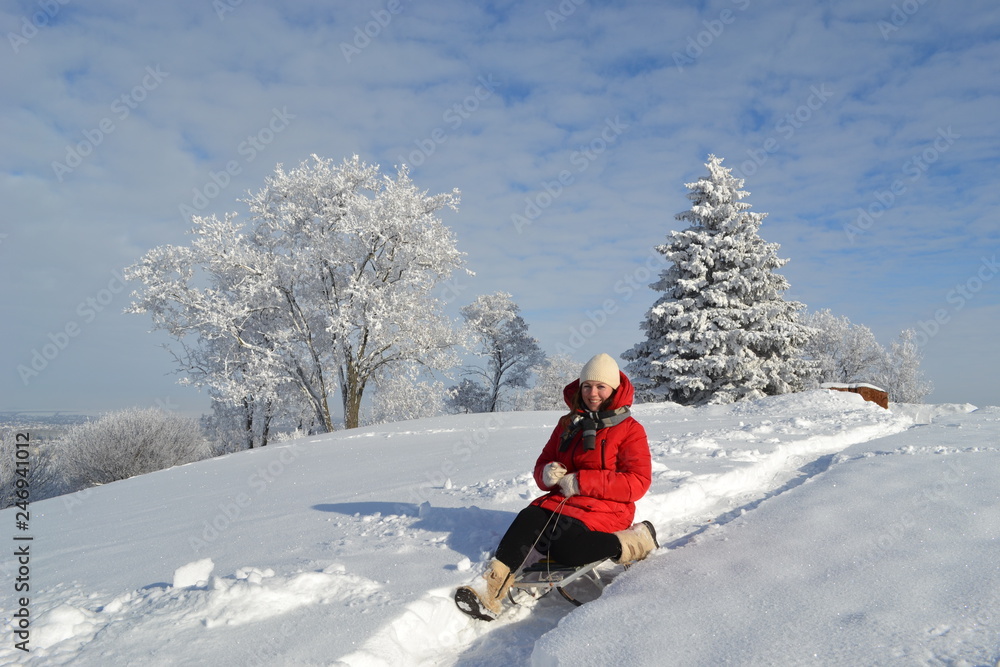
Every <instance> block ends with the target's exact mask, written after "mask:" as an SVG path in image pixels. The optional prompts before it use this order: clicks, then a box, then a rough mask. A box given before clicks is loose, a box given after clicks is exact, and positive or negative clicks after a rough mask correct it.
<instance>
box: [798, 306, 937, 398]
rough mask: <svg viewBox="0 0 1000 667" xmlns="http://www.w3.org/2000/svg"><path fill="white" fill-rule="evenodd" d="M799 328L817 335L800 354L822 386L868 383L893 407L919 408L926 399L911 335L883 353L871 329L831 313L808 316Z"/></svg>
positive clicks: (927, 388)
mask: <svg viewBox="0 0 1000 667" xmlns="http://www.w3.org/2000/svg"><path fill="white" fill-rule="evenodd" d="M803 322H804V323H805V324H806V325H807V326H809V327H811V328H813V329H815V330H816V334H815V335H814V336H813V337H812V338H811V339H810V340H809V341H808V342H807V343H806V345H805V346H804V347H803V353H804V355H805V358H806V359H808V360H810V361H811V362H812V363H813V364H814V365H815V367H816V369H817V380H819V381H820V382H845V383H854V382H866V383H871V384H874V385H877V386H878V387H881V388H882V389H885V391H887V392H888V394H889V400H890V401H893V402H894V403H921V402H923V399H924V397H925V396H927V394H929V393H930V391H931V388H932V385H931V383H930V382H928V381H926V380H925V379H924V377H923V373H922V372H921V370H920V363H921V361H923V355H922V354H921V353H920V349H919V348H918V347H917V344H916V341H915V340H914V339H915V337H916V332H915V331H913V330H912V329H907V330H906V331H903V332H901V333H900V334H899V338H898V339H897V340H895V341H893V342H892V343H891V344H890V347H889V349H888V350H887V349H886V348H885V347H883V346H882V345H881V344H879V342H878V341H877V340H876V339H875V334H873V333H872V331H871V329H869V328H868V327H866V326H864V325H861V324H852V323H851V321H850V320H849V319H847V318H846V317H836V316H835V315H833V314H831V313H830V311H829V310H820V311H817V312H815V313H810V314H809V315H807V316H806V317H804V318H803Z"/></svg>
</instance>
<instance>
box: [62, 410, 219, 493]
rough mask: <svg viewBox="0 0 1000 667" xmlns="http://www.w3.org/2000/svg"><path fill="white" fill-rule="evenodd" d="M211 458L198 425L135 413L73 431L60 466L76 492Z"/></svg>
mask: <svg viewBox="0 0 1000 667" xmlns="http://www.w3.org/2000/svg"><path fill="white" fill-rule="evenodd" d="M208 456H209V446H208V443H207V441H206V440H205V438H204V436H203V435H202V433H201V429H200V427H199V425H198V422H197V420H195V419H191V418H187V417H183V416H181V415H178V414H174V413H169V412H165V411H163V410H158V409H156V408H146V409H140V408H130V409H128V410H122V411H120V412H113V413H110V414H107V415H105V416H104V417H101V418H100V419H98V420H96V421H92V422H87V423H85V424H79V425H77V426H74V427H73V428H71V429H70V430H69V431H68V432H67V433H66V435H65V436H64V437H63V438H62V439H61V444H60V445H59V464H60V467H61V468H62V469H63V471H64V474H65V475H66V476H67V478H68V479H69V480H70V483H71V484H72V486H73V488H74V489H81V488H86V487H89V486H94V485H97V484H107V483H108V482H114V481H117V480H120V479H127V478H129V477H135V476H136V475H143V474H146V473H150V472H155V471H157V470H163V469H164V468H170V467H172V466H177V465H182V464H184V463H191V462H193V461H198V460H200V459H203V458H206V457H208Z"/></svg>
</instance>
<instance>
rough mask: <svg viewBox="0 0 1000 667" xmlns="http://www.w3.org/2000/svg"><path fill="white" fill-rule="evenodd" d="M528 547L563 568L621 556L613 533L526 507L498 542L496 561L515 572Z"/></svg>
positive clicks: (533, 507)
mask: <svg viewBox="0 0 1000 667" xmlns="http://www.w3.org/2000/svg"><path fill="white" fill-rule="evenodd" d="M535 540H538V543H537V544H536V543H535ZM532 545H534V546H535V550H536V551H538V552H539V553H542V554H544V555H546V556H548V557H549V558H551V559H553V560H555V561H558V562H560V563H563V564H564V565H586V564H587V563H593V562H594V561H596V560H602V559H604V558H619V557H620V556H621V542H619V541H618V538H617V537H616V536H615V535H614V534H613V533H601V532H598V531H596V530H591V529H589V528H587V526H586V525H584V523H583V522H582V521H580V520H579V519H574V518H572V517H568V516H563V515H561V514H558V515H557V514H554V513H553V512H551V511H550V510H547V509H542V508H541V507H536V506H534V505H529V506H528V507H526V508H524V509H523V510H521V511H520V512H519V513H518V515H517V517H516V518H515V519H514V521H513V523H511V524H510V528H508V529H507V532H506V533H505V534H504V536H503V538H501V540H500V544H499V546H497V552H496V558H497V560H499V561H500V562H501V563H503V564H504V565H506V566H507V567H509V568H510V569H511V570H515V569H517V568H518V567H520V566H521V563H523V562H524V559H525V557H526V556H527V555H528V552H529V551H530V550H531V547H532Z"/></svg>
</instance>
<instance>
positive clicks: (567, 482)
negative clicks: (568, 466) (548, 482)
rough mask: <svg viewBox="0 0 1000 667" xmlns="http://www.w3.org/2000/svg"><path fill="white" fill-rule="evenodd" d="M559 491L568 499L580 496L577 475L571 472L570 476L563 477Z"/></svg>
mask: <svg viewBox="0 0 1000 667" xmlns="http://www.w3.org/2000/svg"><path fill="white" fill-rule="evenodd" d="M559 489H560V490H561V491H562V494H563V495H564V496H566V497H567V498H569V497H570V496H575V495H578V494H579V493H580V483H579V482H578V481H576V473H575V472H571V473H569V474H568V475H563V477H562V479H560V480H559Z"/></svg>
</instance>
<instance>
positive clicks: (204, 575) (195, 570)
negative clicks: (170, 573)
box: [174, 558, 215, 588]
mask: <svg viewBox="0 0 1000 667" xmlns="http://www.w3.org/2000/svg"><path fill="white" fill-rule="evenodd" d="M214 569H215V563H213V562H212V559H211V558H202V559H201V560H196V561H194V562H193V563H188V564H187V565H182V566H181V567H179V568H177V569H176V570H175V571H174V588H191V587H192V586H204V585H205V584H207V583H208V578H209V577H210V576H212V570H214Z"/></svg>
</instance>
